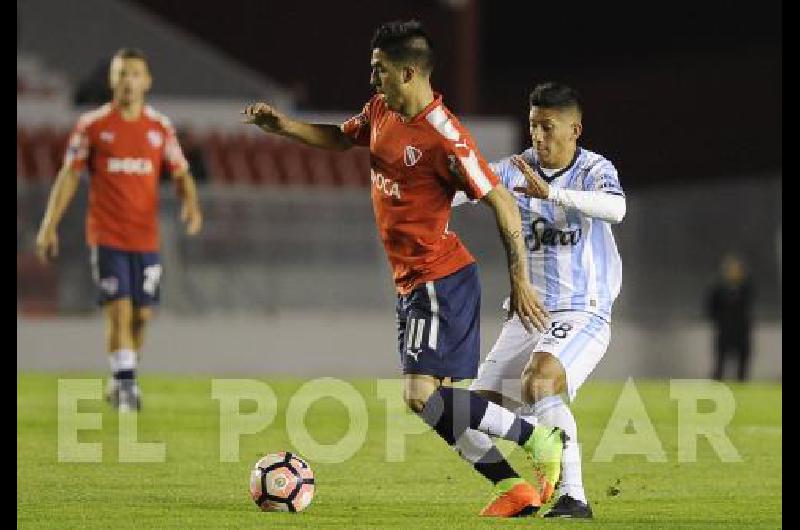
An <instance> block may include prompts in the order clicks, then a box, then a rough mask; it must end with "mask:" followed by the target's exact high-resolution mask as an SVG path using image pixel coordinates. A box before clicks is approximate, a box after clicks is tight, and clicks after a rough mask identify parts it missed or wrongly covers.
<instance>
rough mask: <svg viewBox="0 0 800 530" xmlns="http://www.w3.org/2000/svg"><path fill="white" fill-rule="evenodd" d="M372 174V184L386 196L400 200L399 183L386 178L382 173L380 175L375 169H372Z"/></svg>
mask: <svg viewBox="0 0 800 530" xmlns="http://www.w3.org/2000/svg"><path fill="white" fill-rule="evenodd" d="M370 173H372V177H371V178H372V184H373V185H374V186H375V187H376V188H377V189H379V190H380V191H382V192H383V194H384V195H386V196H387V197H397V198H398V199H399V198H400V185H399V184H398V183H397V182H395V181H393V180H392V179H390V178H386V177H384V176H383V174H382V173H379V172H377V171H375V170H373V169H370Z"/></svg>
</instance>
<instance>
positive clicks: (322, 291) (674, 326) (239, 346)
mask: <svg viewBox="0 0 800 530" xmlns="http://www.w3.org/2000/svg"><path fill="white" fill-rule="evenodd" d="M17 7H18V30H19V31H18V66H17V93H18V96H17V315H18V319H17V363H18V370H27V369H42V370H95V369H96V370H104V369H105V359H104V356H103V355H102V352H101V346H102V344H103V334H104V329H103V322H102V320H101V319H100V315H99V311H98V308H97V307H96V306H95V304H94V289H93V286H92V282H91V275H90V270H89V266H88V251H87V249H86V248H85V246H84V239H83V216H84V212H85V205H86V190H85V183H84V184H83V186H82V188H81V189H80V190H79V192H78V194H77V196H76V200H75V202H74V203H73V205H72V206H71V208H70V210H69V211H68V213H67V215H66V217H65V219H64V220H63V222H62V224H61V228H60V237H61V256H60V257H59V260H58V262H57V263H56V264H55V265H54V266H50V267H42V266H40V265H38V264H37V263H36V261H35V259H34V256H33V242H34V238H35V233H36V229H37V227H38V223H39V220H40V218H41V215H42V213H43V211H44V205H45V202H46V199H47V193H48V191H49V186H50V184H51V182H52V178H53V177H54V175H55V173H56V171H57V170H58V166H59V164H60V159H61V156H62V154H63V148H64V143H65V140H66V133H67V131H68V130H69V128H70V127H71V126H72V124H73V123H74V122H75V119H76V117H77V116H78V115H79V113H80V112H81V111H83V110H86V109H87V108H89V107H88V106H86V105H74V104H73V99H74V96H75V94H76V93H77V92H78V90H77V89H78V87H80V86H81V83H82V82H83V81H84V80H86V79H87V77H88V78H91V76H92V71H91V70H92V68H95V69H98V68H99V70H98V71H100V72H104V64H105V63H104V62H103V61H105V60H106V58H107V56H108V55H109V54H110V53H111V52H113V50H114V49H116V48H117V47H118V46H119V45H121V44H122V43H124V44H125V45H134V46H135V45H141V46H143V47H146V48H147V49H157V50H158V51H157V53H152V54H151V55H152V60H153V63H154V64H153V70H154V75H155V78H156V85H155V86H156V88H157V89H158V90H154V94H153V97H152V98H151V103H152V104H153V105H154V106H156V107H157V108H159V109H160V110H162V111H164V112H165V113H166V114H167V115H169V116H170V117H171V118H172V119H173V120H174V121H175V123H176V125H177V126H178V128H179V130H180V133H181V137H182V141H183V144H184V148H185V150H186V151H187V154H188V155H189V158H190V162H192V164H193V170H194V172H195V174H196V176H197V177H198V180H199V181H200V185H201V190H200V192H201V197H202V204H203V208H204V215H205V226H204V229H203V232H202V234H201V235H200V236H198V237H196V238H191V239H190V238H187V237H186V236H184V235H183V233H182V227H181V226H180V225H179V224H178V223H177V217H178V215H177V206H176V202H175V199H174V197H173V194H172V189H171V188H170V185H169V184H168V183H166V182H165V184H164V186H163V189H162V215H161V226H162V241H163V245H162V252H163V262H164V267H165V274H164V278H163V283H162V300H163V301H162V305H161V309H160V310H159V316H158V318H157V320H156V321H155V322H154V324H153V325H152V329H151V331H150V333H149V338H148V340H147V345H146V347H145V351H144V364H143V369H144V370H146V371H151V372H156V371H178V372H187V371H188V372H205V373H220V374H222V373H238V374H250V375H252V376H266V375H271V374H299V375H324V374H330V375H338V376H348V375H353V376H357V375H380V376H394V375H396V374H397V373H398V371H397V365H398V359H397V354H396V353H395V351H394V345H395V340H396V335H395V330H394V293H393V288H392V285H391V281H390V276H389V270H388V266H387V264H386V259H385V256H384V254H383V249H382V248H381V247H380V244H379V241H378V239H377V236H376V232H375V228H374V220H373V216H372V209H371V204H370V200H369V188H368V185H369V170H368V160H367V153H366V152H365V150H362V149H356V150H353V151H352V152H348V153H345V154H329V153H325V152H322V151H318V150H315V149H312V148H305V147H297V146H296V145H294V144H290V143H287V142H285V141H283V140H278V139H274V138H270V137H267V136H266V135H261V134H257V131H253V130H250V129H247V128H245V127H243V126H241V125H239V124H238V111H239V109H240V107H241V106H242V104H243V103H245V102H247V101H252V100H253V99H255V98H264V99H268V100H270V101H273V102H275V103H276V104H278V105H279V106H281V107H282V108H285V109H286V110H288V111H290V112H294V113H295V114H300V115H301V116H303V117H305V118H307V119H313V120H319V121H329V122H337V121H341V119H342V118H343V117H345V116H348V115H349V114H348V113H352V112H353V111H354V110H355V109H341V110H340V111H338V112H336V111H329V110H325V111H314V110H308V109H305V110H302V111H300V110H298V109H297V108H296V107H295V106H294V105H295V104H294V101H295V95H294V94H293V92H292V90H291V89H289V88H286V87H283V86H281V85H280V84H279V83H276V82H275V81H273V80H271V79H269V78H267V77H265V76H263V75H261V74H258V73H255V72H253V71H251V70H249V69H248V68H246V67H243V66H242V65H241V64H240V63H237V62H236V61H235V60H233V59H231V58H230V57H226V56H225V55H224V54H221V53H220V52H219V51H217V50H215V49H214V48H211V47H210V46H208V45H207V44H204V43H203V42H201V41H199V40H198V39H196V38H194V37H191V36H189V35H188V34H186V33H185V32H183V31H181V30H178V29H176V28H174V27H171V26H169V24H166V23H165V22H163V21H162V20H160V19H156V18H154V17H152V16H151V15H149V14H148V13H146V12H145V11H144V10H142V9H140V8H138V7H135V6H134V5H133V4H130V3H126V2H120V1H113V2H105V1H100V0H87V1H85V2H79V3H78V2H75V3H69V5H67V3H59V2H46V1H44V0H19V1H18V3H17ZM45 7H48V8H51V9H48V10H46V12H47V16H37V13H41V12H42V10H43V9H44V8H45ZM75 10H78V11H77V12H76V11H75ZM98 18H100V19H103V20H107V21H110V22H109V24H107V25H99V24H96V23H93V22H92V21H93V20H96V19H98ZM63 19H69V20H70V21H71V22H74V24H77V26H76V25H70V26H69V29H68V30H67V29H63V28H62V29H58V30H56V29H54V28H56V26H60V25H59V24H55V23H54V21H58V20H63ZM114 21H117V22H114ZM64 27H66V26H64ZM48 28H50V29H52V30H53V31H56V33H55V34H51V37H52V38H50V39H40V38H38V36H39V35H41V34H43V33H42V32H46V31H48ZM59 31H60V32H62V33H58V32H59ZM75 31H80V32H83V33H84V34H86V35H87V38H88V39H89V40H91V42H92V43H93V45H92V46H79V45H77V44H76V45H73V46H72V47H69V46H64V45H63V43H62V40H63V42H74V40H72V41H68V40H64V39H67V37H68V36H69V35H70V34H73V33H74V32H75ZM59 36H60V37H59ZM123 41H124V42H123ZM176 64H180V65H182V66H181V67H180V68H176V67H175V65H176ZM192 71H202V72H203V75H202V76H200V77H201V81H200V82H199V83H198V82H195V80H196V79H197V78H198V77H197V76H195V75H193V74H191V72H192ZM187 78H191V79H192V80H193V82H192V83H186V79H187ZM517 118H518V117H511V116H497V115H493V116H478V115H467V116H465V117H464V119H463V121H464V122H465V124H466V125H467V126H468V127H469V128H470V129H471V130H472V132H473V133H474V135H475V137H476V139H477V142H478V144H479V146H480V147H481V149H482V151H483V152H484V154H485V155H486V156H487V158H489V159H496V158H498V157H500V156H503V155H507V154H509V153H511V152H514V151H517V150H519V149H520V148H522V147H523V146H522V144H521V141H520V138H521V137H522V135H521V131H520V128H519V126H518V124H519V120H518V119H517ZM589 147H590V148H591V147H592V146H589ZM599 150H600V151H601V152H602V149H599ZM612 158H613V157H612ZM615 162H616V160H615ZM642 177H643V176H642V175H637V174H626V173H625V172H624V171H622V172H621V181H622V183H623V186H626V183H633V182H637V181H638V180H640V179H641V178H642ZM781 224H782V211H781V174H780V169H775V170H774V171H762V172H754V173H752V174H749V175H735V178H728V176H727V175H724V174H723V175H718V176H717V177H716V178H712V179H704V180H698V181H697V182H687V180H686V179H682V180H681V181H680V185H679V186H672V185H669V184H656V185H650V186H646V187H635V186H629V187H628V213H627V216H626V218H625V220H624V222H623V223H622V224H620V225H618V226H617V227H615V229H614V232H615V235H616V237H617V244H618V246H619V249H620V253H621V255H622V259H623V284H622V292H621V295H620V297H619V298H618V300H617V303H616V305H615V315H614V322H613V325H612V342H611V347H610V348H609V351H608V353H607V354H606V357H605V359H604V361H603V362H602V363H601V365H600V366H599V368H598V370H597V374H596V375H597V377H604V378H624V377H628V376H631V375H632V376H636V377H707V376H708V375H709V374H710V371H711V360H712V353H711V346H712V336H711V329H710V327H709V325H708V322H707V321H706V320H705V317H704V313H703V307H704V305H703V304H704V296H705V292H706V289H707V288H708V287H709V286H710V284H711V282H712V281H713V280H714V277H715V274H716V272H717V268H718V264H719V259H720V257H721V256H722V255H723V254H724V253H726V252H729V251H734V252H737V253H739V254H740V255H742V256H743V257H744V258H745V261H746V263H747V266H748V268H749V269H750V271H751V273H752V277H753V280H754V283H755V288H756V307H755V317H756V322H757V324H756V328H755V343H754V353H753V366H752V375H753V377H754V378H759V379H780V378H781V377H782V362H781V355H782V345H781V337H782V309H781V303H782V302H781V289H780V286H781V265H780V260H781V258H780V243H781V239H780V238H781ZM451 227H452V228H453V229H454V230H455V231H456V232H457V233H458V234H459V235H460V237H461V238H462V239H463V240H464V241H465V242H466V244H467V245H468V247H469V248H470V250H471V251H472V252H473V254H474V255H475V256H476V257H477V259H478V262H479V265H480V268H481V280H482V283H483V319H482V343H483V348H482V352H483V353H484V354H485V353H486V352H488V350H489V348H490V347H491V344H492V343H493V342H494V340H495V338H496V337H497V335H498V333H499V329H500V325H501V323H502V317H503V314H502V311H501V309H500V303H501V302H502V300H503V298H504V297H505V295H506V292H507V279H506V273H505V265H504V263H505V258H504V254H503V251H502V246H501V243H500V240H499V238H498V236H497V231H496V228H495V225H494V221H493V219H492V216H491V215H490V212H489V210H488V209H487V208H485V207H483V206H480V205H478V206H464V207H461V208H460V209H457V210H456V211H455V212H454V215H453V221H452V224H451Z"/></svg>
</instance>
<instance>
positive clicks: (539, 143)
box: [528, 107, 582, 169]
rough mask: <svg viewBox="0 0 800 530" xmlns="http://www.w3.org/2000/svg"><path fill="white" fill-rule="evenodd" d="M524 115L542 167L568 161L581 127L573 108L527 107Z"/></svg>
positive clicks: (556, 165)
mask: <svg viewBox="0 0 800 530" xmlns="http://www.w3.org/2000/svg"><path fill="white" fill-rule="evenodd" d="M528 117H529V119H530V132H531V141H532V142H533V148H534V149H536V154H537V155H538V156H539V161H540V163H541V165H542V167H546V168H552V169H557V168H562V167H564V166H566V165H567V164H569V162H570V160H571V159H572V155H573V154H574V152H575V147H576V143H577V141H578V137H579V136H580V134H581V130H582V126H581V122H580V116H579V115H578V112H577V110H576V109H556V108H546V107H531V111H530V114H529V116H528Z"/></svg>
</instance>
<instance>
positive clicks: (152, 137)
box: [147, 129, 164, 149]
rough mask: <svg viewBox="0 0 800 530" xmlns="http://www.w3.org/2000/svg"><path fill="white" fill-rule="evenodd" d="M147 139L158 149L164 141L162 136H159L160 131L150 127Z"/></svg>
mask: <svg viewBox="0 0 800 530" xmlns="http://www.w3.org/2000/svg"><path fill="white" fill-rule="evenodd" d="M147 141H148V142H150V145H152V146H153V147H154V148H156V149H158V148H159V147H161V144H162V143H164V138H163V137H162V136H161V133H160V132H158V131H156V130H154V129H150V130H149V131H147Z"/></svg>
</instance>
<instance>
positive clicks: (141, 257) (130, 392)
mask: <svg viewBox="0 0 800 530" xmlns="http://www.w3.org/2000/svg"><path fill="white" fill-rule="evenodd" d="M129 255H130V261H131V267H130V270H131V281H130V284H131V302H132V309H131V319H130V329H129V335H130V337H131V340H132V342H133V350H134V351H135V352H136V360H137V363H138V361H139V359H140V358H141V352H142V346H143V344H144V336H145V329H146V327H147V323H148V322H149V321H150V320H151V319H152V316H153V309H152V307H153V306H154V305H155V304H157V303H158V300H159V283H160V281H161V263H160V258H159V255H158V253H157V252H131V253H129ZM120 390H121V392H120V400H121V402H122V401H123V400H125V401H127V403H128V406H129V407H131V408H135V409H137V410H139V409H140V408H141V406H142V393H141V390H140V388H139V384H138V382H137V380H136V379H135V378H134V379H133V380H132V381H130V383H129V384H128V385H127V386H125V387H124V388H120Z"/></svg>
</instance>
